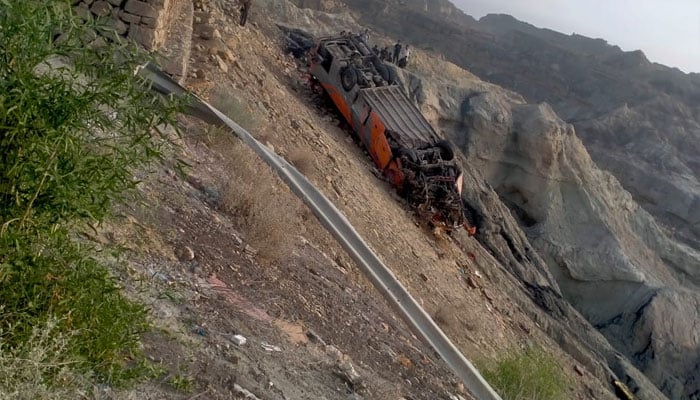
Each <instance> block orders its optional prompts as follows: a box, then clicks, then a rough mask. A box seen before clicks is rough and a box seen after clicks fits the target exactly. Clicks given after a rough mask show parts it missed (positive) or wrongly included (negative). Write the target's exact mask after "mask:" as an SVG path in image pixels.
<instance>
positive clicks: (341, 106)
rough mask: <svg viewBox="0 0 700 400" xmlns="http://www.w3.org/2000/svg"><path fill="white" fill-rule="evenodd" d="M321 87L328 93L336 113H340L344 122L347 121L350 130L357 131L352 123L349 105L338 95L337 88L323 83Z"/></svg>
mask: <svg viewBox="0 0 700 400" xmlns="http://www.w3.org/2000/svg"><path fill="white" fill-rule="evenodd" d="M322 85H323V88H324V89H325V90H326V93H328V95H329V96H330V97H331V100H333V103H334V104H335V106H336V107H337V108H338V111H340V113H341V114H342V115H343V117H344V118H345V121H347V122H348V123H349V124H350V126H352V128H353V129H355V130H356V131H357V127H356V126H355V124H354V123H353V118H352V113H351V111H350V105H349V104H348V103H347V101H346V100H345V97H344V96H343V95H342V94H341V93H340V90H338V88H336V87H335V86H333V85H331V84H328V83H325V82H323V83H322Z"/></svg>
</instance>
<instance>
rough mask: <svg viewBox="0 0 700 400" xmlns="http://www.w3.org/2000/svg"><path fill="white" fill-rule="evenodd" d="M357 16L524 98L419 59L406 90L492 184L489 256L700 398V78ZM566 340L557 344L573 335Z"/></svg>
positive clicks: (605, 52)
mask: <svg viewBox="0 0 700 400" xmlns="http://www.w3.org/2000/svg"><path fill="white" fill-rule="evenodd" d="M345 3H346V4H347V5H348V6H349V7H350V9H351V10H354V11H355V12H356V13H357V14H359V15H360V16H361V18H362V20H363V21H364V22H365V23H366V24H368V25H372V26H374V27H375V29H381V30H383V32H385V33H388V34H390V35H393V36H394V37H396V38H402V39H404V40H406V41H408V42H409V43H415V44H417V45H420V46H422V47H423V48H426V49H429V50H431V51H434V52H436V53H440V54H442V56H444V57H445V58H446V59H448V60H452V61H454V62H456V63H457V64H459V65H461V66H464V67H467V68H468V69H469V70H470V71H471V72H473V73H475V74H476V75H479V76H481V77H484V78H486V79H488V80H491V81H493V82H497V83H499V84H501V85H502V86H505V87H507V88H509V89H512V90H515V91H517V92H519V93H521V94H522V96H520V95H518V94H516V93H514V92H509V91H507V90H503V89H500V88H498V87H496V86H494V85H489V84H486V83H484V82H481V81H480V80H478V79H477V78H475V77H474V76H473V75H471V74H468V73H465V72H463V71H462V72H460V71H458V68H456V67H454V66H452V65H450V64H449V63H436V62H434V60H428V59H425V60H424V61H423V62H421V60H420V58H419V57H418V58H416V59H414V61H413V64H412V67H411V73H408V74H406V75H405V76H404V82H405V84H406V88H407V92H408V93H409V95H410V96H411V97H412V98H413V99H414V100H415V101H416V102H417V103H419V104H420V105H421V107H422V109H423V111H424V113H425V114H426V115H427V116H429V117H430V119H431V120H432V121H433V122H434V123H435V125H436V126H439V127H440V128H442V130H443V131H444V132H445V133H446V134H447V135H448V136H450V137H451V138H452V139H453V140H454V141H455V142H456V143H458V144H459V145H460V147H462V149H463V150H464V153H465V154H466V157H467V165H468V168H469V169H471V170H474V171H478V172H475V173H471V176H470V177H469V178H468V181H470V182H469V184H468V185H467V186H469V187H470V188H471V190H469V193H468V194H467V196H468V197H469V200H470V202H471V203H472V204H473V205H474V206H475V208H477V211H478V213H479V214H480V218H481V222H482V230H481V233H480V240H481V242H482V243H483V244H484V246H485V247H487V248H489V249H490V251H492V253H493V254H494V255H495V256H496V257H497V258H499V260H500V261H501V262H502V263H503V265H504V266H506V267H507V268H509V270H510V271H511V272H512V273H513V274H514V275H515V276H517V277H518V278H519V279H521V280H522V281H523V282H524V283H525V286H526V287H527V288H529V289H528V290H529V291H530V295H531V297H532V298H533V300H535V302H536V304H538V305H540V307H542V308H543V309H545V310H547V311H548V312H549V313H550V315H556V316H557V317H558V318H559V319H560V321H566V322H565V324H566V323H569V324H572V326H576V323H575V322H572V321H575V318H573V317H572V316H571V315H572V314H570V313H569V312H568V311H567V306H568V305H566V303H565V302H564V301H563V300H562V299H561V297H563V298H564V299H566V300H568V302H569V303H570V304H573V305H574V306H575V307H576V309H577V310H578V311H580V312H581V313H582V314H583V315H584V316H585V317H586V318H587V319H588V320H589V321H590V323H591V324H593V325H594V326H595V327H596V328H598V329H599V331H600V332H601V333H603V334H604V335H605V337H606V338H607V340H608V341H609V342H610V343H611V344H612V345H613V346H614V347H615V348H616V349H617V350H618V351H620V352H621V353H623V354H624V355H625V356H626V357H627V358H628V359H629V360H630V361H631V362H632V363H634V364H635V365H636V366H637V367H638V368H640V369H641V370H642V371H643V372H644V373H645V374H646V375H647V376H648V377H649V378H650V379H651V380H652V381H653V382H654V383H655V384H656V385H657V386H658V387H659V388H660V389H661V390H662V391H663V392H664V393H665V394H666V395H667V396H669V397H670V398H688V399H691V398H696V396H698V395H699V394H700V384H699V382H698V380H697V376H700V340H699V337H698V332H700V316H699V315H698V311H697V310H698V304H699V303H700V289H699V287H698V286H699V285H700V254H699V253H698V249H699V248H700V246H699V245H698V243H699V241H698V238H699V237H700V236H699V235H698V233H699V232H698V224H697V221H698V220H700V214H699V212H700V208H699V207H700V200H699V199H700V197H699V194H700V185H699V184H698V172H697V171H698V170H700V165H699V163H700V160H699V159H698V156H697V154H700V151H699V150H700V149H698V146H700V144H699V143H700V141H699V140H698V139H700V125H699V122H698V121H700V108H698V104H700V103H699V102H698V100H699V99H700V86H698V79H697V76H696V75H697V74H690V75H686V74H682V73H681V72H680V71H678V70H674V69H670V68H667V67H664V66H660V65H657V64H653V63H651V62H649V61H648V59H647V58H646V57H645V55H644V54H643V53H642V52H640V51H634V52H622V51H621V50H620V49H619V48H617V47H615V46H611V45H608V44H607V43H606V42H605V41H603V40H601V39H590V38H586V37H583V36H580V35H571V36H567V35H562V34H559V33H556V32H553V31H549V30H542V29H538V28H535V27H533V26H531V25H528V24H524V23H522V22H519V21H517V20H515V19H514V18H512V17H509V16H502V15H499V16H489V17H485V18H483V19H482V20H481V21H479V22H475V21H474V20H473V19H470V18H469V17H468V16H465V15H464V14H461V13H460V12H458V11H455V10H454V9H450V8H449V6H446V5H444V4H441V5H439V4H437V3H436V4H434V6H433V7H432V8H431V7H427V9H426V7H425V6H424V4H423V2H419V1H398V2H392V1H370V0H352V1H351V0H348V1H346V2H345ZM435 21H441V22H440V23H439V24H438V26H439V27H440V28H439V29H433V27H434V26H435ZM409 26H410V29H409V28H408V27H409ZM542 101H546V102H547V104H545V103H542ZM567 121H568V122H567ZM589 154H590V155H589ZM598 165H600V166H601V167H602V168H605V169H606V170H608V171H610V172H606V171H605V170H603V169H601V168H599V167H598ZM482 176H483V178H484V179H485V180H486V181H487V182H488V184H487V185H486V186H485V187H484V186H483V183H482V182H481V181H480V179H482ZM492 193H495V194H497V196H496V195H493V194H492ZM501 202H502V203H501ZM506 207H507V209H509V210H510V211H509V212H503V209H505V208H506ZM515 225H517V226H515ZM520 228H522V230H521V229H520ZM518 232H522V233H524V234H519V233H518ZM533 288H536V289H533ZM557 329H558V330H557V331H556V332H555V330H556V329H552V333H553V336H555V337H556V336H557V334H558V333H561V332H563V331H565V329H562V328H557ZM576 329H577V328H574V330H576ZM569 333H570V332H569ZM574 336H575V335H574ZM579 336H580V335H579ZM579 339H580V338H579ZM580 340H581V342H583V343H586V340H585V339H580ZM593 342H595V343H596V344H595V345H594V346H592V347H593V348H596V349H599V354H602V357H603V358H604V359H607V361H608V363H609V365H610V366H611V367H613V369H618V368H621V367H620V365H622V364H624V362H621V361H619V359H617V358H616V357H615V356H614V355H612V354H611V353H606V352H605V350H600V349H605V348H606V347H605V344H600V343H599V342H597V341H596V340H593ZM589 344H590V343H589ZM616 360H617V361H616ZM628 370H629V369H628ZM629 371H631V370H629ZM616 372H617V371H616ZM652 392H653V391H652ZM653 396H654V395H652V394H649V395H647V397H653ZM642 397H644V396H642Z"/></svg>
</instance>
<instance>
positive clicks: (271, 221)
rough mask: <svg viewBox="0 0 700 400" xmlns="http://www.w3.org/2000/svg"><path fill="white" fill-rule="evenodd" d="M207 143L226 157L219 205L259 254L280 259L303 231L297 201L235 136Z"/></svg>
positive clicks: (299, 207)
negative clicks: (232, 218) (231, 217)
mask: <svg viewBox="0 0 700 400" xmlns="http://www.w3.org/2000/svg"><path fill="white" fill-rule="evenodd" d="M210 147H211V148H212V149H214V150H216V151H218V152H219V153H220V154H221V157H222V158H223V159H225V160H230V161H229V162H228V164H227V165H226V168H225V169H226V171H228V176H226V177H225V178H224V179H223V183H222V186H223V187H222V191H221V193H222V197H221V208H222V209H223V210H224V211H226V212H228V213H230V214H231V215H232V216H233V217H234V218H235V221H236V225H238V226H239V227H240V228H241V230H242V231H243V232H244V233H245V234H246V239H247V240H248V242H249V243H250V244H251V245H252V246H253V247H255V248H256V249H257V250H258V256H259V257H261V258H262V259H264V260H266V261H268V262H271V263H276V262H281V261H283V260H284V259H285V258H286V257H288V256H289V255H290V254H291V252H292V250H293V249H294V244H295V242H296V240H297V235H299V234H300V233H302V232H303V231H304V227H303V224H302V220H301V209H302V204H301V201H300V200H298V199H297V198H296V197H295V196H294V195H293V194H292V193H291V192H290V191H289V190H288V189H287V187H286V186H285V185H284V184H283V183H282V182H281V181H280V180H279V178H278V177H277V176H275V174H274V173H273V172H272V170H271V169H270V168H269V167H268V166H267V165H266V164H265V163H263V162H262V161H261V160H260V159H259V158H258V157H257V155H255V153H253V151H252V150H250V149H249V148H248V147H246V146H245V145H244V144H243V143H241V142H240V141H239V140H238V139H235V138H233V137H231V136H230V135H220V136H218V137H216V138H215V140H214V141H213V142H212V144H211V145H210Z"/></svg>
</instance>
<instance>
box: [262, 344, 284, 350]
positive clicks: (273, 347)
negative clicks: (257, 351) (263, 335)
mask: <svg viewBox="0 0 700 400" xmlns="http://www.w3.org/2000/svg"><path fill="white" fill-rule="evenodd" d="M260 345H261V346H262V348H263V349H264V350H265V351H269V352H281V351H282V349H281V348H280V347H279V346H275V345H272V344H269V343H265V342H262V343H261V344H260Z"/></svg>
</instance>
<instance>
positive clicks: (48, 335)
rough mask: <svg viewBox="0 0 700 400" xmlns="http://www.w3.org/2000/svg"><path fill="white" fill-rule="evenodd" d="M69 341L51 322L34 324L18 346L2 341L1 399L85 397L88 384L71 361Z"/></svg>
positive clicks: (50, 399)
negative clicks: (27, 335) (5, 344)
mask: <svg viewBox="0 0 700 400" xmlns="http://www.w3.org/2000/svg"><path fill="white" fill-rule="evenodd" d="M68 342H69V338H67V337H66V336H65V334H62V333H60V332H59V331H58V329H57V324H56V322H52V321H50V322H48V323H46V324H44V325H43V326H37V327H35V328H34V330H33V332H32V334H31V336H30V337H29V339H28V340H27V341H26V342H25V343H23V344H22V345H21V346H20V347H18V348H7V347H5V346H4V345H3V342H2V341H1V340H0V398H2V399H18V400H24V399H27V400H29V399H49V400H68V399H77V398H84V397H85V395H86V394H87V391H88V388H89V384H88V383H87V379H85V377H83V376H81V375H80V374H79V373H77V372H76V371H75V369H74V368H73V367H74V364H73V363H71V362H70V361H69V360H70V356H69V355H68V354H67V353H66V350H67V347H68Z"/></svg>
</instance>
